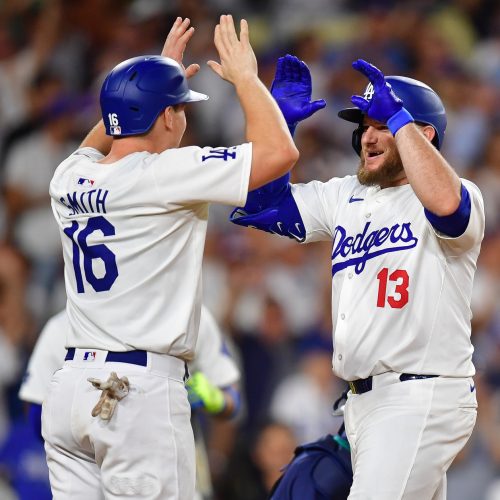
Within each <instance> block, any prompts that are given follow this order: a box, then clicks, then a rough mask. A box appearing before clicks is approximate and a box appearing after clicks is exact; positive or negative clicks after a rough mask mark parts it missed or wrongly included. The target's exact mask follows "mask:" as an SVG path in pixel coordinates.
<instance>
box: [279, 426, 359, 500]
mask: <svg viewBox="0 0 500 500" xmlns="http://www.w3.org/2000/svg"><path fill="white" fill-rule="evenodd" d="M341 431H342V429H341ZM339 432H340V431H339ZM352 476H353V473H352V466H351V455H350V451H349V445H348V443H347V440H346V439H345V434H344V433H343V432H342V434H337V435H335V436H333V435H332V434H328V435H326V436H324V437H322V438H321V439H318V441H314V442H313V443H308V444H304V445H302V446H299V447H297V448H296V449H295V456H294V458H293V460H292V461H291V462H290V463H289V464H288V465H287V466H286V468H285V470H284V472H283V475H282V476H281V477H280V479H278V481H277V483H276V484H275V485H274V487H273V489H272V491H271V494H270V498H271V500H285V499H286V500H303V499H305V498H307V499H308V500H346V499H347V497H348V495H349V490H350V488H351V484H352Z"/></svg>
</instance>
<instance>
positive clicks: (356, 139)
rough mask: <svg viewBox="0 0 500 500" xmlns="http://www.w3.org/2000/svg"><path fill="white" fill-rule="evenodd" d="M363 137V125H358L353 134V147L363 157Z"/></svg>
mask: <svg viewBox="0 0 500 500" xmlns="http://www.w3.org/2000/svg"><path fill="white" fill-rule="evenodd" d="M362 135H363V125H361V124H360V125H358V128H357V129H355V130H353V132H352V147H353V149H354V151H356V153H357V154H358V156H361V136H362Z"/></svg>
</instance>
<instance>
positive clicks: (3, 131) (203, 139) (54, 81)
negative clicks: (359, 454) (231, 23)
mask: <svg viewBox="0 0 500 500" xmlns="http://www.w3.org/2000/svg"><path fill="white" fill-rule="evenodd" d="M228 12H229V13H232V14H233V15H234V16H235V17H236V18H240V17H245V18H247V19H248V20H249V23H250V33H251V41H252V44H253V46H254V48H255V51H256V54H257V58H258V61H259V75H260V77H261V79H262V80H263V81H264V82H265V83H266V84H267V85H270V83H271V81H272V78H273V75H274V69H275V63H276V60H277V58H278V57H280V56H282V55H284V54H286V53H291V54H294V55H296V56H298V57H299V58H300V59H302V60H304V61H305V62H306V63H307V64H308V66H309V68H310V69H311V72H312V75H313V88H314V93H313V98H314V99H318V98H324V99H326V101H327V103H328V105H327V108H326V109H325V110H323V111H321V112H319V113H317V114H316V115H315V116H314V117H312V118H311V119H309V120H307V121H306V122H304V123H302V124H301V125H300V126H299V127H298V130H297V133H296V142H297V144H298V148H299V150H300V152H301V158H300V160H299V163H298V164H297V166H296V167H295V169H294V171H293V174H292V179H293V181H294V182H308V181H310V180H312V179H319V180H327V179H329V178H331V177H334V176H344V175H350V174H353V173H354V172H355V171H356V169H357V161H358V160H357V157H356V155H355V153H354V151H353V150H352V148H351V132H352V124H349V123H346V122H344V121H342V120H339V119H338V118H337V111H338V110H339V109H341V108H342V107H345V106H346V105H349V104H350V100H349V98H350V96H351V95H352V94H354V93H360V92H361V91H362V90H363V88H364V86H365V84H366V82H365V81H364V80H363V78H362V77H361V76H360V75H359V74H358V73H357V72H355V71H353V70H352V69H351V62H352V61H353V60H355V59H357V58H358V57H362V58H364V59H367V60H368V61H370V62H372V63H374V64H376V65H377V66H378V67H380V68H381V69H382V70H383V71H384V72H385V73H386V74H403V75H406V76H411V77H414V78H417V79H419V80H422V81H424V82H426V83H427V84H429V85H430V86H431V87H433V88H434V89H435V90H436V91H437V92H438V93H439V94H440V96H441V97H442V99H443V101H444V103H445V106H446V109H447V113H448V129H447V132H446V139H445V143H444V148H443V153H444V155H445V157H446V158H447V159H448V160H449V162H450V163H451V164H452V165H453V167H454V168H455V169H456V170H457V171H458V172H459V174H460V175H461V176H463V177H466V178H469V179H471V180H473V181H474V182H475V183H477V184H478V186H479V187H480V189H481V191H482V193H483V196H484V201H485V209H486V235H485V239H484V242H483V245H482V252H481V255H480V259H479V263H478V269H477V274H476V279H475V287H474V295H473V303H472V306H473V307H472V309H473V319H472V322H473V332H472V335H473V343H474V346H475V353H474V359H475V364H476V367H477V376H476V382H477V385H476V386H477V391H478V401H479V413H478V421H477V425H476V428H475V431H474V433H473V435H472V437H471V440H470V442H469V444H468V446H467V448H466V449H465V450H464V451H463V453H462V454H461V455H460V457H459V459H457V460H456V461H455V463H454V464H453V466H452V468H451V470H450V473H449V484H448V490H449V493H448V498H449V499H450V500H499V499H500V3H499V2H498V1H497V0H448V1H446V0H442V1H437V0H436V1H433V0H418V1H412V0H408V1H404V2H403V1H399V2H398V1H390V0H386V1H384V0H378V1H377V0H375V1H373V0H363V1H360V0H350V1H348V0H309V1H304V0H268V1H265V0H176V1H174V0H133V1H132V0H130V1H125V0H86V1H85V2H78V1H75V0H11V1H9V0H6V1H4V2H1V3H0V187H1V191H0V193H1V194H0V359H1V362H0V497H1V498H3V499H9V498H12V499H15V498H22V499H24V498H26V499H28V498H37V499H43V498H50V494H49V493H48V483H47V471H46V466H45V463H44V455H43V448H42V445H41V443H39V442H38V441H37V440H36V439H35V438H34V437H33V436H32V435H31V434H30V430H29V429H28V428H27V425H26V422H25V415H24V409H23V405H22V404H21V402H20V401H19V400H18V399H17V390H18V387H19V383H20V381H21V378H22V375H23V372H24V369H25V366H26V362H27V359H28V357H29V355H30V353H31V351H32V348H33V345H34V343H35V342H36V338H37V335H38V334H39V332H40V329H41V328H42V327H43V325H44V323H45V321H46V320H47V319H48V318H49V317H50V316H52V315H53V314H55V313H57V312H58V311H59V310H61V309H62V308H63V307H64V304H65V292H64V280H63V267H62V256H61V249H60V240H59V234H58V230H57V227H56V224H55V222H54V220H53V215H52V211H51V208H50V201H49V195H48V185H49V182H50V179H51V177H52V174H53V172H54V169H55V168H56V166H57V165H58V163H59V162H60V161H61V160H63V159H64V158H65V157H66V156H68V154H69V153H71V152H72V151H73V150H75V149H76V147H77V146H78V144H79V143H80V142H81V140H82V139H83V137H84V136H85V134H86V132H87V131H88V130H89V129H90V127H91V126H92V125H93V124H94V123H95V122H96V121H97V119H98V118H99V103H98V97H99V89H100V85H101V82H102V80H103V78H104V75H105V74H106V73H107V72H108V71H109V70H110V69H111V68H112V67H113V66H114V65H115V64H117V63H118V62H120V61H122V60H123V59H126V58H129V57H133V56H136V55H140V54H159V53H160V51H161V48H162V45H163V41H164V37H165V35H166V33H167V32H168V30H169V28H170V26H171V24H172V21H173V19H174V18H175V17H176V16H177V15H180V16H183V17H189V18H190V19H191V22H192V25H193V26H194V27H195V28H196V32H195V35H194V37H193V39H192V40H191V42H190V45H189V46H188V50H187V52H186V54H185V63H186V65H187V64H190V63H192V62H197V63H200V65H201V66H202V69H201V71H200V72H199V74H198V75H197V76H196V77H194V79H193V81H192V82H191V86H192V88H194V90H198V91H201V92H204V93H206V94H208V95H209V96H210V100H209V101H207V102H205V103H202V104H200V105H198V106H193V107H192V108H190V107H188V110H187V115H188V129H187V133H186V136H185V138H184V145H191V144H195V145H200V146H205V145H211V146H228V145H232V144H239V143H241V142H242V141H243V139H244V130H243V126H244V125H243V116H242V112H241V110H240V108H239V105H238V101H237V99H236V97H235V95H234V92H233V89H232V87H231V86H230V85H229V84H227V83H226V82H224V81H222V80H221V79H220V78H219V77H218V76H217V75H215V74H214V73H213V72H212V71H211V70H210V69H209V68H208V66H206V64H205V62H206V61H208V60H210V59H215V60H216V59H217V54H216V51H215V47H214V45H213V29H214V26H215V24H216V23H217V19H218V16H219V15H220V14H221V13H228ZM179 168H182V165H179ZM228 215H229V212H228V210H227V209H226V208H224V207H219V206H213V207H212V208H211V213H210V221H209V232H208V238H207V244H206V250H205V261H204V276H203V279H204V300H205V303H206V304H207V305H208V307H209V308H210V309H211V310H212V312H213V313H214V315H215V316H216V318H217V319H218V321H219V323H220V325H221V327H222V328H223V330H224V332H225V334H226V335H227V337H228V339H229V342H230V344H231V345H232V348H233V351H234V353H235V356H236V358H237V360H238V363H239V365H240V367H241V369H242V373H243V379H242V393H243V398H244V402H245V404H244V410H243V413H242V415H241V416H240V417H239V418H237V419H236V420H234V421H231V422H219V421H215V422H213V421H212V422H207V423H206V425H205V429H206V438H207V443H208V452H209V458H210V465H211V468H212V474H213V479H214V484H215V491H216V498H218V499H221V500H226V499H231V500H259V499H262V498H265V495H266V492H267V491H269V488H270V486H271V485H272V484H273V482H274V481H275V480H276V478H277V477H278V475H279V469H280V467H282V466H283V465H284V464H286V463H287V462H288V461H289V459H290V458H291V456H292V453H293V449H294V447H295V446H296V445H297V443H301V442H304V441H308V440H313V439H316V438H318V437H320V436H321V435H323V434H326V433H328V432H331V433H335V432H336V430H337V428H338V427H339V425H340V423H341V420H339V417H333V416H332V409H331V407H332V404H333V402H334V401H335V399H336V398H337V397H338V396H339V395H340V394H341V392H342V391H343V390H344V389H345V386H344V383H343V382H342V381H340V380H338V379H336V378H335V377H334V376H333V374H332V372H331V356H332V348H333V346H332V338H331V319H330V315H331V310H330V293H331V290H330V281H331V272H330V244H328V243H325V244H312V245H298V244H296V243H293V242H291V241H289V240H287V239H280V238H277V237H272V236H271V235H268V234H265V233H259V232H257V231H255V230H252V229H247V230H244V229H241V228H236V227H235V226H233V225H231V224H230V223H229V222H228ZM27 483H30V484H27ZM33 488H35V489H33ZM33 491H37V494H36V496H33V493H30V492H33ZM44 495H46V496H44Z"/></svg>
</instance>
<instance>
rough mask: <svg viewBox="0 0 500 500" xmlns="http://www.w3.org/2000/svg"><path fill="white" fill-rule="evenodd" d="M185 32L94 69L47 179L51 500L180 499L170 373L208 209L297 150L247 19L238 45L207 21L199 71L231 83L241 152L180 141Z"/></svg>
mask: <svg viewBox="0 0 500 500" xmlns="http://www.w3.org/2000/svg"><path fill="white" fill-rule="evenodd" d="M188 25H189V20H184V21H182V20H181V19H180V18H178V19H177V20H176V22H175V23H174V26H173V28H172V30H171V31H170V33H169V35H168V37H167V41H166V43H165V47H164V50H163V52H162V56H143V57H136V58H133V59H129V60H127V61H124V62H123V63H121V64H119V65H118V66H116V67H115V68H114V69H113V70H112V71H111V72H110V73H109V74H108V76H107V77H106V79H105V81H104V83H103V86H102V89H101V110H102V116H103V120H104V124H103V123H102V122H101V123H100V124H99V125H98V126H96V127H95V128H94V129H93V131H92V132H91V133H90V134H89V136H88V137H87V138H86V139H85V140H84V141H83V143H82V147H81V148H80V149H79V150H77V151H76V152H75V153H74V154H72V155H71V156H70V157H69V158H68V159H66V160H65V161H63V162H62V163H61V165H59V167H58V168H57V169H56V172H55V174H54V177H53V179H52V182H51V185H50V194H51V197H52V207H53V211H54V215H55V218H56V220H57V222H58V224H59V227H60V234H61V239H62V245H63V254H64V261H65V281H66V292H67V297H68V301H67V308H66V311H67V315H68V320H69V325H70V328H69V331H68V335H67V338H66V347H67V348H68V352H67V355H66V363H65V364H64V367H63V368H62V369H61V370H59V371H57V372H56V373H55V375H54V377H53V379H52V382H51V388H50V392H49V394H48V396H47V398H46V399H45V400H44V403H43V410H42V433H43V437H44V440H45V449H46V452H47V462H48V466H49V472H50V482H51V488H52V492H53V495H54V498H55V499H56V500H59V499H71V500H77V499H82V500H83V499H85V500H89V499H100V498H103V497H104V498H107V499H118V498H120V499H121V498H125V497H130V498H132V497H133V498H137V499H138V498H144V499H145V498H147V499H162V500H165V499H172V500H174V499H176V500H178V499H186V500H192V498H193V495H194V478H195V465H194V442H193V434H192V430H191V426H190V405H189V402H188V398H187V392H186V389H185V386H184V383H183V382H184V381H183V378H184V374H185V363H186V362H187V361H190V360H191V359H192V358H193V356H194V347H195V344H196V338H197V333H198V326H199V321H200V308H201V277H200V276H201V263H202V255H203V247H204V241H205V234H206V227H207V218H208V207H209V204H210V203H211V202H216V203H223V204H231V203H235V202H238V203H244V202H245V200H246V196H247V192H248V189H249V188H250V189H255V188H257V187H259V186H260V185H262V184H264V183H267V182H270V181H271V180H272V179H273V178H276V177H279V176H280V175H283V173H284V172H286V171H287V170H288V169H289V168H290V167H291V166H293V164H294V162H295V161H296V160H297V157H298V153H297V150H296V148H295V146H294V144H293V141H292V139H291V137H290V134H289V132H288V129H287V127H286V123H285V121H284V119H283V116H282V114H281V113H280V111H279V108H278V106H277V105H276V103H275V102H274V100H273V99H272V97H271V95H270V94H269V92H268V91H267V90H266V88H265V87H264V85H263V84H262V82H261V81H260V80H259V79H258V77H257V64H256V60H255V55H254V53H253V50H252V47H251V45H250V43H249V35H248V26H247V23H246V21H242V22H241V32H240V36H239V37H238V35H237V34H236V30H235V27H234V23H233V20H232V17H231V16H221V19H220V24H218V25H217V27H216V28H215V36H214V41H215V45H216V48H217V50H218V52H219V55H220V58H221V62H220V64H219V63H216V62H214V61H209V65H210V67H211V68H212V69H213V70H214V71H215V72H216V73H217V74H218V75H219V76H221V77H222V78H224V79H226V80H228V81H229V82H230V83H232V84H233V85H234V86H235V89H236V92H237V94H238V96H239V99H240V103H241V105H242V108H243V111H244V114H245V120H246V126H247V128H246V139H247V143H246V144H242V145H240V146H233V147H230V148H198V147H184V148H180V147H179V143H180V141H181V138H182V136H183V134H184V131H185V128H186V117H185V104H186V103H188V102H192V101H199V100H202V99H206V98H207V96H205V95H203V94H199V93H196V92H193V91H192V90H190V89H189V88H188V85H187V80H186V75H188V76H189V74H193V73H194V72H195V70H193V68H192V67H188V69H187V70H186V72H184V70H183V68H182V67H181V65H180V64H179V63H180V62H181V60H182V54H183V52H184V48H185V46H186V43H187V41H188V40H189V38H190V36H191V35H192V32H193V31H192V29H191V28H190V29H188ZM165 56H170V57H165ZM174 59H175V60H174ZM190 68H191V69H190ZM198 68H199V67H198ZM264 123H265V124H266V126H264ZM103 125H104V126H103ZM104 127H105V130H106V133H107V135H108V136H112V137H113V141H112V143H111V145H110V142H111V141H110V140H107V139H106V136H105V135H104ZM89 382H90V383H89ZM99 391H102V392H99Z"/></svg>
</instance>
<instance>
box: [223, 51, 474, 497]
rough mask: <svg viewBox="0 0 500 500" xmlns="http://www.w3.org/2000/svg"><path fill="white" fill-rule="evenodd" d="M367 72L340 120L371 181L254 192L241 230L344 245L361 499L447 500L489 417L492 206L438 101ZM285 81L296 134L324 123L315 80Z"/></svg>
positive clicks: (343, 366)
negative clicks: (484, 403) (487, 227)
mask: <svg viewBox="0 0 500 500" xmlns="http://www.w3.org/2000/svg"><path fill="white" fill-rule="evenodd" d="M290 57H291V56H286V58H284V59H285V62H286V61H287V60H288V64H295V65H299V64H300V62H299V61H298V60H296V61H295V62H293V60H291V59H290ZM281 64H283V62H282V63H281ZM301 64H303V63H301ZM353 66H354V68H355V69H356V70H359V71H361V72H362V73H363V74H364V75H365V76H367V77H368V79H369V80H370V83H369V85H368V87H367V88H366V90H365V93H364V95H363V96H353V98H352V102H353V103H354V104H355V106H356V107H355V108H349V109H345V110H342V111H341V112H340V113H339V116H340V117H341V118H344V119H346V120H349V121H351V122H354V123H356V124H357V125H358V128H357V129H356V130H355V131H354V133H353V141H352V144H353V147H354V149H355V151H356V152H357V154H358V155H359V156H360V165H359V170H358V175H357V176H348V177H345V178H342V179H340V178H333V179H331V180H330V181H328V182H326V183H321V182H317V181H312V182H310V183H308V184H297V185H291V184H289V183H288V178H286V177H284V178H282V179H280V180H278V181H274V182H273V183H271V184H270V185H267V186H264V187H263V188H261V189H259V190H257V191H255V192H252V193H249V196H248V199H247V204H246V205H245V206H244V207H241V208H237V209H235V211H234V212H233V214H232V221H233V222H235V223H237V224H240V225H244V226H247V225H250V226H253V227H259V228H260V229H263V230H266V231H272V232H274V233H279V234H282V235H286V236H289V237H292V238H294V239H296V240H298V241H301V242H312V241H318V240H331V241H333V246H332V267H331V270H332V313H333V336H334V348H335V350H334V355H333V369H334V372H335V373H336V374H337V375H338V376H339V377H342V378H343V379H345V380H346V381H348V382H349V385H350V388H351V391H350V393H349V397H348V401H347V403H346V406H345V425H346V431H347V436H348V439H349V442H350V445H351V458H352V465H353V471H354V478H353V485H352V487H351V490H350V494H349V499H350V500H354V499H356V500H397V499H405V500H431V499H433V500H438V499H439V500H442V499H444V498H446V471H447V469H448V467H449V466H450V464H451V462H452V461H453V459H454V458H455V456H456V455H457V453H458V452H459V451H460V450H461V449H462V447H463V446H464V445H465V443H466V441H467V439H468V438H469V436H470V434H471V432H472V429H473V427H474V423H475V419H476V406H477V404H476V397H475V387H474V382H473V379H472V378H471V377H472V376H473V375H474V373H475V371H474V366H473V364H472V360H471V357H472V351H473V348H472V345H471V340H470V333H471V330H470V328H471V326H470V319H471V312H470V299H471V292H472V282H473V276H474V272H475V269H476V260H477V257H478V254H479V250H480V245H481V240H482V238H483V233H484V208H483V201H482V197H481V194H480V192H479V190H478V188H477V187H476V186H475V185H474V184H473V183H471V182H469V181H467V180H464V179H460V178H459V177H458V176H457V175H456V173H455V172H454V171H453V169H452V168H451V167H450V166H449V165H448V163H447V162H446V160H445V159H444V158H443V157H442V156H441V154H440V153H439V148H440V147H441V145H442V142H443V138H444V131H445V128H446V114H445V110H444V107H443V104H442V102H441V100H440V99H439V97H438V96H437V94H436V93H435V92H434V91H433V90H432V89H431V88H430V87H428V86H427V85H425V84H423V83H422V82H419V81H417V80H413V79H410V78H405V77H399V76H389V77H385V76H384V75H383V74H382V73H381V72H380V71H379V70H378V69H377V68H376V67H374V66H372V65H371V64H369V63H367V62H366V61H363V60H358V61H356V62H355V63H354V64H353ZM304 71H305V70H303V71H302V73H303V74H304ZM296 74H300V71H296ZM281 75H282V73H281V72H280V71H278V72H277V74H276V77H275V80H274V82H273V87H272V94H273V96H274V97H275V98H276V100H277V101H278V103H279V105H280V107H281V109H282V111H283V113H284V115H285V118H286V119H287V122H288V123H289V125H292V126H294V125H295V124H296V123H297V122H298V121H300V120H301V119H303V118H305V117H307V116H308V114H310V113H309V107H310V103H309V99H310V95H311V92H310V78H309V80H308V79H307V78H304V77H302V78H299V79H297V81H296V82H295V83H294V84H293V85H289V84H287V83H285V82H283V81H282V78H281ZM301 109H303V111H302V112H301V111H300V110H301Z"/></svg>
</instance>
